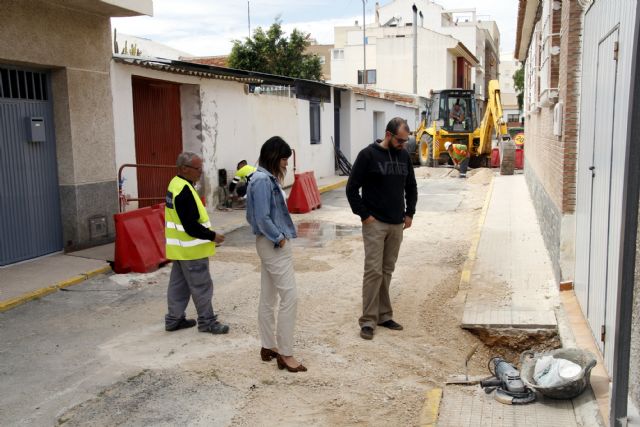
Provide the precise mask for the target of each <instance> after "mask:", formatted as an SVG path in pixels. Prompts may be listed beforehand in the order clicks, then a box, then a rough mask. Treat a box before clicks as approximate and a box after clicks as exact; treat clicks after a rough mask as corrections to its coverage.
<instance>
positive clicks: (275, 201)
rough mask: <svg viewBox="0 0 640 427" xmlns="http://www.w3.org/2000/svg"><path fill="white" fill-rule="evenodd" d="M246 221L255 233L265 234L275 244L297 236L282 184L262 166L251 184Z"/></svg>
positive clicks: (255, 173) (248, 191)
mask: <svg viewBox="0 0 640 427" xmlns="http://www.w3.org/2000/svg"><path fill="white" fill-rule="evenodd" d="M247 222H248V223H249V224H251V229H252V231H253V234H255V235H257V236H259V235H263V236H265V237H266V238H267V239H269V240H271V241H272V242H273V243H274V244H277V243H278V242H280V241H281V240H282V239H293V238H295V237H297V234H296V227H295V226H294V225H293V221H292V220H291V215H289V210H288V209H287V203H286V202H285V200H284V195H283V192H282V190H281V188H280V185H278V181H277V180H276V178H275V177H274V176H273V175H271V174H270V173H269V172H268V171H267V170H266V169H264V168H262V167H258V170H257V171H256V172H254V173H253V175H252V176H251V180H250V181H249V187H248V189H247Z"/></svg>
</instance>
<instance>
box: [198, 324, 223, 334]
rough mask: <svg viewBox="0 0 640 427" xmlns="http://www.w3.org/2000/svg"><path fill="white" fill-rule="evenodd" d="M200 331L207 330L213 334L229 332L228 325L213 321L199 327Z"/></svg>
mask: <svg viewBox="0 0 640 427" xmlns="http://www.w3.org/2000/svg"><path fill="white" fill-rule="evenodd" d="M200 332H209V333H210V334H214V335H221V334H226V333H228V332H229V326H228V325H223V324H222V323H220V322H218V321H215V322H213V323H212V324H210V325H209V326H207V327H205V328H204V329H200Z"/></svg>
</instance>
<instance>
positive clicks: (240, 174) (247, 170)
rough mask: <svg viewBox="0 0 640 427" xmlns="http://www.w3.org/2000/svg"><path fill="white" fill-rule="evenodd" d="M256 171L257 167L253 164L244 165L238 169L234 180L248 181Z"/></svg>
mask: <svg viewBox="0 0 640 427" xmlns="http://www.w3.org/2000/svg"><path fill="white" fill-rule="evenodd" d="M255 171H256V168H254V167H253V166H249V165H244V166H243V167H241V168H240V169H238V170H237V171H236V175H235V177H234V179H233V180H234V181H236V180H237V181H248V180H249V178H250V177H251V174H253V173H254V172H255Z"/></svg>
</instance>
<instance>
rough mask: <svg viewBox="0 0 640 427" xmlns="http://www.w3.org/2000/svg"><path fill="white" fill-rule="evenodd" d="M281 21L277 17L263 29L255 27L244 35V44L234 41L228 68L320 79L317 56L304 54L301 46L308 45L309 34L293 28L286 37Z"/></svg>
mask: <svg viewBox="0 0 640 427" xmlns="http://www.w3.org/2000/svg"><path fill="white" fill-rule="evenodd" d="M281 24H282V21H281V20H280V18H276V21H275V22H274V23H273V24H271V27H269V29H268V30H267V32H265V31H264V30H263V29H262V27H258V28H256V30H255V31H254V32H253V37H247V38H245V41H244V43H243V42H241V41H240V40H234V41H233V48H232V49H231V54H230V55H229V67H231V68H238V69H241V70H249V71H258V72H261V73H268V74H277V75H280V76H289V77H294V78H300V79H309V80H320V79H321V76H322V66H321V64H320V58H318V56H317V55H312V54H308V53H305V49H306V48H307V47H308V46H309V45H310V44H311V42H310V36H309V34H307V33H303V32H301V31H299V30H298V29H294V30H293V32H292V33H291V36H289V38H288V39H287V37H286V36H285V34H284V31H283V30H282V25H281Z"/></svg>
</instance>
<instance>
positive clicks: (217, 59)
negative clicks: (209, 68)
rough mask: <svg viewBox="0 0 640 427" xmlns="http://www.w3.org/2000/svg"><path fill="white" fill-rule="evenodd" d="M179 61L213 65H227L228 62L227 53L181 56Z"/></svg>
mask: <svg viewBox="0 0 640 427" xmlns="http://www.w3.org/2000/svg"><path fill="white" fill-rule="evenodd" d="M180 60H181V61H185V62H193V63H194V64H204V65H215V66H216V67H227V66H228V65H227V64H228V63H229V55H220V56H200V57H188V56H181V57H180Z"/></svg>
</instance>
